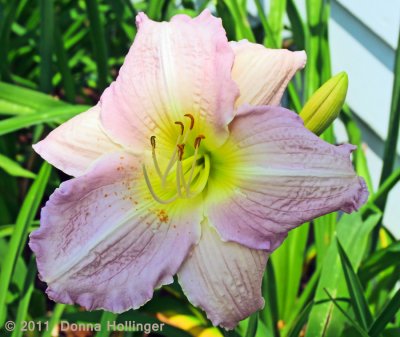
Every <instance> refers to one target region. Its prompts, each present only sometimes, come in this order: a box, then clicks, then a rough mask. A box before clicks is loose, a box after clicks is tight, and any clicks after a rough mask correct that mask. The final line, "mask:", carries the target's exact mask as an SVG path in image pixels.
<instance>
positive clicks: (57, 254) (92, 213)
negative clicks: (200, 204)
mask: <svg viewBox="0 0 400 337" xmlns="http://www.w3.org/2000/svg"><path fill="white" fill-rule="evenodd" d="M142 180H143V175H142V172H141V167H140V163H139V161H138V160H137V158H135V157H133V156H131V155H129V154H126V153H123V152H120V153H113V154H110V155H106V156H104V157H103V158H102V159H101V160H99V161H98V162H97V163H96V164H95V166H94V167H93V168H92V169H91V170H90V171H89V172H87V173H86V174H85V175H83V176H81V177H78V178H75V179H72V180H69V181H67V182H64V183H63V184H61V187H60V188H59V189H57V190H56V192H55V193H54V194H53V195H52V196H51V197H50V200H49V201H48V202H47V204H46V206H45V207H44V208H43V210H42V215H41V227H40V228H39V230H37V231H35V232H33V233H32V234H31V236H30V247H31V248H32V250H33V251H34V253H35V254H36V256H37V262H38V269H39V273H40V276H41V279H42V280H43V281H45V282H47V284H48V289H47V293H48V295H49V297H50V298H51V299H53V300H54V301H57V302H62V303H70V304H72V303H78V304H80V305H82V306H84V307H85V308H87V309H89V310H93V309H100V308H101V309H105V310H109V311H112V312H122V311H125V310H128V309H129V308H137V307H139V306H141V305H143V304H144V303H145V302H147V301H148V300H149V299H150V298H151V297H152V295H153V290H154V288H156V287H159V286H161V285H163V284H166V283H170V282H172V281H173V275H174V274H175V273H176V272H177V270H178V268H179V267H180V266H181V264H182V262H183V261H184V259H185V258H186V256H187V254H188V251H189V249H190V247H191V246H192V245H193V244H194V243H195V242H197V241H198V239H199V235H200V234H199V230H200V225H199V224H200V212H199V211H198V210H197V209H196V208H195V207H193V206H192V208H191V209H190V212H186V214H185V213H177V212H175V211H174V210H173V209H172V210H171V209H170V210H165V209H163V208H162V207H161V206H160V205H159V204H155V202H153V201H152V199H150V198H149V194H148V191H147V190H146V188H147V187H145V186H143V182H142Z"/></svg>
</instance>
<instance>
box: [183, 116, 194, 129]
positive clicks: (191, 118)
mask: <svg viewBox="0 0 400 337" xmlns="http://www.w3.org/2000/svg"><path fill="white" fill-rule="evenodd" d="M184 116H185V117H188V118H190V127H189V128H190V130H192V129H193V126H194V117H193V115H192V114H186V115H184Z"/></svg>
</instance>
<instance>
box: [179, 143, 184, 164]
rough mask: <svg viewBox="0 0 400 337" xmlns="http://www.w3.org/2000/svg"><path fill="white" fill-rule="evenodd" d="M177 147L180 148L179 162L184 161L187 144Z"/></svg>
mask: <svg viewBox="0 0 400 337" xmlns="http://www.w3.org/2000/svg"><path fill="white" fill-rule="evenodd" d="M177 147H178V157H179V160H180V161H182V158H183V152H184V151H185V144H178V145H177Z"/></svg>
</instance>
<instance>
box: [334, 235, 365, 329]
mask: <svg viewBox="0 0 400 337" xmlns="http://www.w3.org/2000/svg"><path fill="white" fill-rule="evenodd" d="M336 243H337V246H338V251H339V255H340V260H341V262H342V265H343V272H344V276H345V279H346V284H347V289H348V290H349V293H350V299H351V305H352V307H353V311H354V315H355V316H356V319H357V321H358V322H360V323H361V324H362V326H363V327H364V328H365V329H367V328H368V326H369V324H370V323H371V322H372V316H371V312H370V311H369V307H368V303H367V300H366V298H365V296H364V289H363V287H362V285H361V282H360V280H359V278H358V276H357V275H356V273H355V272H354V269H353V266H352V265H351V262H350V260H349V258H348V256H347V254H346V252H345V250H344V249H343V247H342V245H341V244H340V242H339V240H338V239H336Z"/></svg>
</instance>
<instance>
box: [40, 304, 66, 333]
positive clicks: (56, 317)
mask: <svg viewBox="0 0 400 337" xmlns="http://www.w3.org/2000/svg"><path fill="white" fill-rule="evenodd" d="M66 307H67V306H66V304H62V303H57V304H56V305H55V307H54V309H53V312H52V316H51V319H50V321H49V327H48V329H46V330H45V331H44V332H43V335H42V337H51V335H52V334H51V333H52V331H53V330H54V328H55V327H56V326H57V324H58V323H59V322H60V320H61V316H62V314H63V312H64V310H65V308H66Z"/></svg>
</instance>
